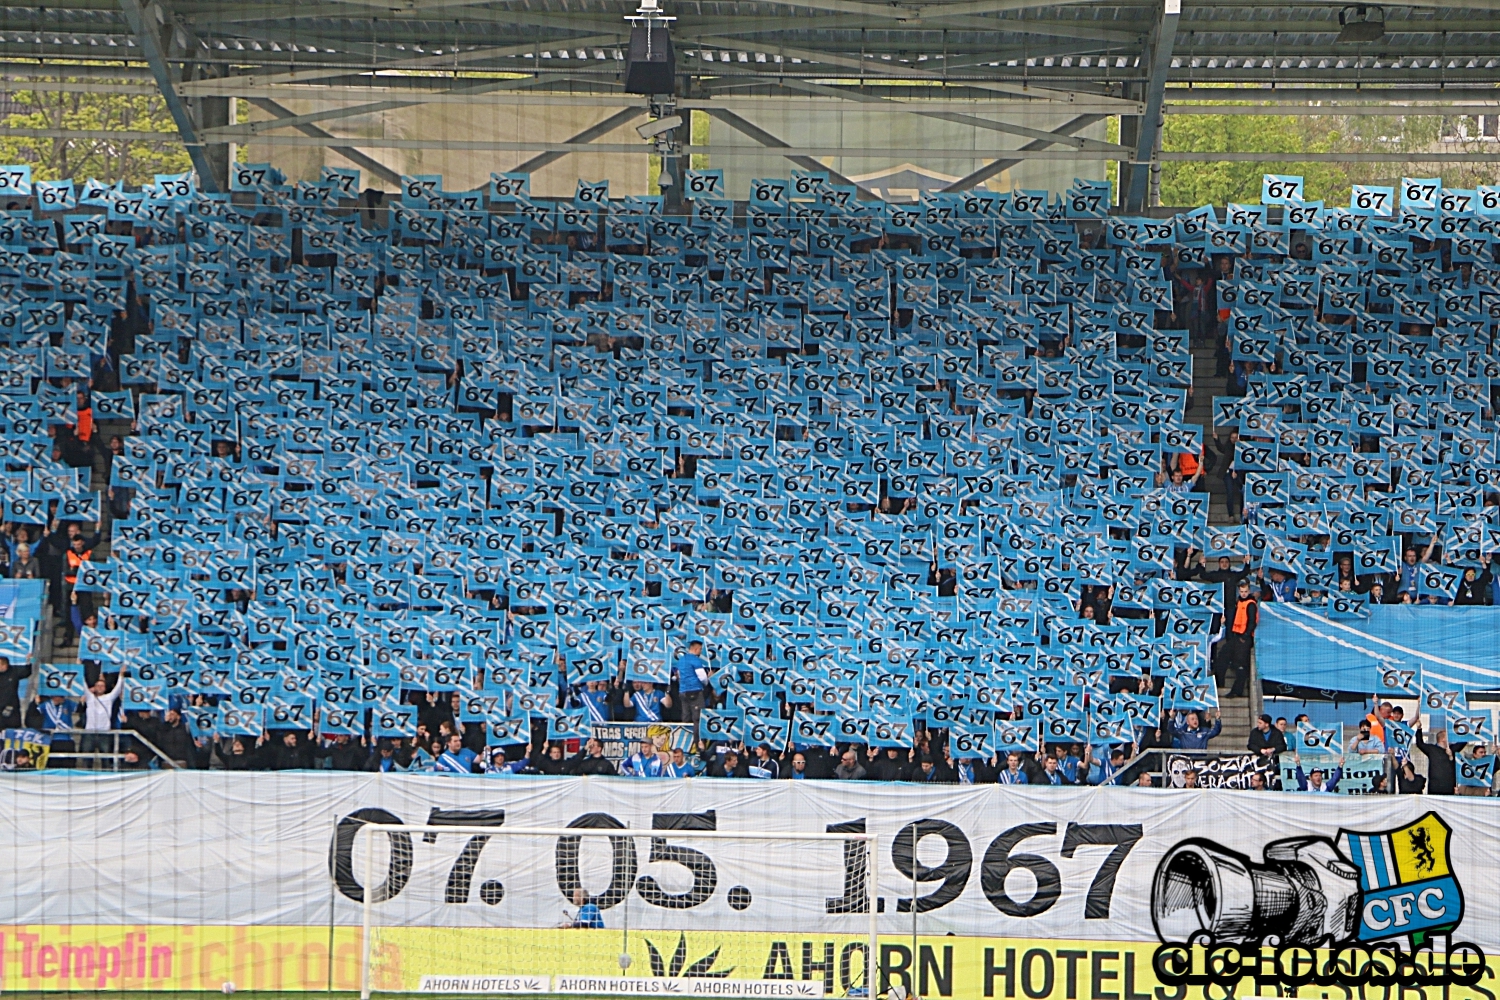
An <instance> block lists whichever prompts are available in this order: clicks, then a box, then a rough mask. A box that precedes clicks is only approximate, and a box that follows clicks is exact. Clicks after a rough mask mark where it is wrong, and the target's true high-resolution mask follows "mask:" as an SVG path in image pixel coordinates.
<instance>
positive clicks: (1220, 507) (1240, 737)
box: [1187, 347, 1261, 753]
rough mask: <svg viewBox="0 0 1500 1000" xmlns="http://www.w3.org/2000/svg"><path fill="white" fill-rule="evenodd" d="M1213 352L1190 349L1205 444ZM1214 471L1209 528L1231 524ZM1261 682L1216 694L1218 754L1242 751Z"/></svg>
mask: <svg viewBox="0 0 1500 1000" xmlns="http://www.w3.org/2000/svg"><path fill="white" fill-rule="evenodd" d="M1214 367H1215V362H1214V350H1213V348H1212V347H1194V348H1193V398H1192V401H1191V403H1190V404H1189V406H1188V414H1187V422H1188V423H1193V424H1197V425H1198V426H1200V427H1202V428H1203V441H1204V443H1205V444H1209V443H1212V441H1213V439H1214V428H1213V403H1214V397H1215V396H1223V395H1225V394H1226V393H1225V391H1224V386H1225V385H1226V383H1227V381H1228V380H1227V379H1224V378H1221V377H1218V376H1216V375H1215V374H1214ZM1225 461H1227V457H1226V458H1224V459H1222V460H1221V464H1220V465H1217V466H1215V467H1214V470H1213V471H1212V472H1204V474H1203V481H1202V483H1201V484H1200V485H1202V486H1205V487H1206V488H1207V491H1208V495H1209V505H1208V523H1209V524H1215V525H1217V524H1233V523H1234V522H1233V521H1231V520H1230V519H1229V507H1228V505H1227V503H1226V494H1225V490H1224V468H1223V464H1222V463H1223V462H1225ZM1260 701H1261V700H1260V682H1259V681H1258V680H1256V681H1255V682H1254V683H1252V684H1251V686H1250V697H1248V698H1230V697H1229V689H1228V688H1227V687H1226V688H1222V689H1220V691H1219V712H1220V717H1221V718H1222V720H1223V723H1224V731H1223V733H1221V734H1220V735H1219V736H1217V737H1215V738H1214V739H1213V740H1211V741H1210V743H1209V746H1210V747H1211V748H1212V749H1214V750H1218V751H1221V752H1225V753H1228V752H1231V751H1236V750H1243V749H1244V748H1245V740H1246V738H1247V737H1248V736H1249V735H1250V730H1251V729H1252V728H1253V726H1252V723H1253V720H1254V719H1255V717H1256V716H1257V715H1259V714H1260Z"/></svg>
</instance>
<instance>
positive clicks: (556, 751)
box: [531, 743, 568, 777]
mask: <svg viewBox="0 0 1500 1000" xmlns="http://www.w3.org/2000/svg"><path fill="white" fill-rule="evenodd" d="M531 766H532V767H534V768H536V770H537V773H538V774H547V775H552V776H554V777H555V776H557V775H559V774H567V773H568V761H567V758H566V757H564V756H563V745H562V744H561V743H548V744H547V750H546V753H544V754H543V755H542V756H540V757H536V758H534V759H533V760H532V762H531Z"/></svg>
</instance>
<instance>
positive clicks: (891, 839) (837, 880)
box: [0, 771, 1500, 973]
mask: <svg viewBox="0 0 1500 1000" xmlns="http://www.w3.org/2000/svg"><path fill="white" fill-rule="evenodd" d="M365 822H380V823H407V824H414V825H424V824H428V823H433V824H439V825H442V824H462V823H473V824H486V825H491V826H503V827H505V828H507V829H512V830H513V829H515V828H550V829H558V828H563V827H568V826H591V827H617V828H621V829H622V830H628V831H631V833H630V834H629V835H626V834H622V835H620V836H618V837H613V836H612V837H609V838H606V837H591V838H584V839H587V840H589V841H590V843H588V844H586V845H583V846H579V844H578V842H577V841H576V840H574V838H571V837H567V838H563V837H557V836H540V835H530V836H524V837H514V836H492V837H489V838H487V840H488V841H489V843H488V844H486V843H484V842H482V841H483V840H484V839H485V838H474V839H473V841H474V842H470V843H467V844H466V843H465V842H464V837H462V836H460V835H457V834H447V835H443V836H438V835H436V834H434V835H431V836H427V835H411V836H407V835H405V834H396V835H391V838H392V839H390V840H389V842H388V843H385V842H383V841H384V838H385V836H386V835H383V834H382V835H377V837H376V839H377V841H381V842H380V843H378V844H377V847H378V849H377V851H376V852H375V856H374V857H373V858H371V859H366V858H365V856H364V846H363V838H361V837H359V836H357V835H356V832H357V830H358V828H359V827H361V826H362V825H363V823H365ZM0 828H3V829H4V842H5V843H6V844H8V845H11V850H10V851H9V852H8V861H7V862H3V863H0V865H3V866H4V867H5V868H8V869H9V870H8V871H5V872H4V874H5V875H6V877H7V881H8V882H9V884H10V891H9V892H7V893H5V894H3V895H0V905H3V906H4V907H5V909H4V910H3V911H0V925H5V924H10V925H88V926H107V927H130V926H137V925H139V926H160V925H169V924H171V925H187V926H210V925H212V926H217V925H230V926H234V925H255V926H263V927H269V926H274V925H288V926H305V925H321V926H324V927H327V926H328V925H329V923H330V920H331V921H332V922H333V923H335V924H337V925H342V926H347V925H353V924H357V923H359V921H360V919H361V910H362V906H361V903H360V902H359V901H360V900H362V899H363V896H364V887H363V883H364V882H365V881H372V882H374V883H375V884H376V886H377V888H376V890H375V891H376V897H375V898H376V900H377V902H376V904H375V905H374V907H373V909H374V911H375V919H376V921H377V922H378V923H379V924H380V925H381V926H383V927H406V928H420V927H438V928H464V927H497V926H498V927H506V926H509V927H532V928H547V927H556V926H557V924H558V920H559V918H560V916H561V915H562V914H563V913H564V909H565V908H566V907H568V906H570V905H571V903H572V889H573V888H582V889H584V890H585V891H586V892H587V893H588V894H590V895H591V897H593V898H594V899H595V900H596V901H597V902H599V904H600V906H601V909H602V910H603V914H604V919H605V922H606V925H607V926H616V925H618V924H619V923H621V922H622V919H623V917H624V915H625V914H626V912H627V910H628V923H629V926H630V927H631V928H632V929H639V930H641V931H642V932H647V931H650V932H656V931H676V930H678V929H687V928H691V929H695V930H701V931H765V932H775V931H779V930H781V929H783V928H786V927H798V928H808V929H817V930H819V931H821V932H824V933H829V934H847V935H851V936H862V935H865V934H866V933H867V931H868V924H869V921H868V916H867V914H866V913H862V912H859V908H858V906H857V905H853V904H851V903H850V899H851V896H850V892H851V890H850V886H851V885H853V884H855V882H856V881H858V880H859V879H862V878H863V873H864V870H865V869H864V868H863V867H862V866H863V864H864V860H863V858H862V857H861V856H859V854H858V852H856V851H846V850H844V849H843V845H842V844H830V843H827V842H806V841H803V842H795V841H774V840H773V841H758V842H756V841H749V840H746V841H739V840H726V841H722V842H719V841H700V842H697V843H693V844H691V845H690V846H691V847H692V848H693V849H694V850H696V851H698V852H699V853H700V855H701V860H700V861H694V862H693V864H692V865H687V864H684V863H683V862H682V860H681V859H682V857H683V855H682V854H681V853H680V852H677V851H675V850H674V849H671V848H669V846H668V845H670V844H671V843H672V840H671V838H672V836H673V834H672V833H671V832H669V831H672V830H682V829H700V830H702V829H712V830H716V831H718V832H719V833H720V834H724V833H735V832H745V833H758V832H778V831H779V832H804V833H807V832H813V833H816V832H825V831H829V830H835V831H845V832H849V831H857V830H859V829H861V828H863V829H864V830H865V831H868V832H870V833H874V834H876V835H877V836H878V837H879V841H878V844H877V847H876V850H875V853H874V858H873V862H874V865H875V873H876V875H877V877H878V889H877V892H878V896H879V905H878V907H877V908H878V910H879V911H880V912H879V916H878V922H879V929H880V932H881V933H882V934H887V933H894V934H901V933H910V932H911V930H912V927H913V920H912V916H911V909H912V904H911V899H912V897H913V895H915V897H916V899H917V904H916V909H917V921H916V924H917V927H918V929H919V930H920V932H921V933H924V934H946V933H953V934H956V935H960V936H996V937H1015V938H1037V939H1049V940H1054V939H1055V940H1062V939H1085V940H1098V941H1115V942H1117V941H1141V942H1153V941H1158V940H1162V939H1163V938H1164V937H1165V939H1168V940H1170V939H1172V938H1174V937H1177V936H1179V934H1181V935H1186V934H1188V933H1190V932H1192V931H1194V930H1195V929H1198V927H1197V925H1196V924H1194V921H1198V922H1199V923H1202V922H1203V921H1205V920H1208V921H1212V920H1213V919H1216V918H1215V917H1214V910H1213V907H1212V906H1207V907H1206V908H1205V906H1204V905H1197V904H1194V905H1197V909H1196V910H1193V909H1192V907H1189V908H1188V909H1187V910H1184V909H1183V908H1182V907H1181V906H1180V905H1178V903H1176V902H1174V901H1173V899H1172V898H1171V893H1170V892H1164V891H1163V890H1162V886H1163V885H1167V886H1170V885H1176V884H1178V883H1181V884H1183V885H1186V886H1187V887H1188V889H1191V890H1193V891H1197V892H1199V894H1200V896H1202V895H1203V894H1204V893H1206V892H1207V889H1206V887H1207V886H1209V885H1211V884H1213V883H1214V880H1216V879H1217V880H1218V881H1219V882H1222V883H1223V885H1224V886H1228V887H1229V888H1220V889H1216V890H1214V891H1215V892H1218V893H1219V895H1220V896H1221V897H1223V896H1224V893H1227V892H1229V891H1230V889H1232V888H1233V885H1234V884H1235V883H1233V880H1232V879H1231V880H1229V881H1225V879H1228V878H1229V877H1228V876H1227V875H1225V874H1224V873H1225V872H1230V871H1234V870H1244V869H1251V870H1257V866H1260V867H1265V868H1266V870H1267V871H1271V872H1272V873H1273V874H1275V873H1277V872H1279V873H1280V874H1275V877H1277V878H1283V879H1291V880H1292V881H1294V882H1296V881H1297V880H1298V879H1302V878H1303V877H1304V876H1306V878H1307V879H1311V878H1312V876H1313V875H1317V876H1318V878H1320V879H1322V881H1321V882H1319V883H1318V884H1319V885H1320V886H1321V888H1320V889H1319V892H1320V893H1321V894H1323V896H1324V897H1325V898H1323V899H1322V900H1321V901H1320V902H1319V904H1318V905H1320V906H1322V907H1324V908H1325V909H1327V910H1328V911H1329V912H1338V913H1349V914H1354V915H1356V916H1358V917H1359V920H1360V921H1361V923H1360V925H1359V927H1354V926H1352V925H1351V926H1349V927H1342V928H1332V929H1331V930H1330V933H1332V934H1333V935H1334V937H1335V938H1338V937H1339V936H1341V935H1342V936H1346V937H1351V938H1352V937H1353V936H1354V935H1356V934H1359V935H1362V936H1361V937H1360V940H1375V939H1379V938H1380V937H1381V936H1382V934H1385V935H1392V934H1409V933H1413V932H1416V931H1422V930H1423V929H1424V928H1425V929H1426V930H1429V931H1432V933H1437V932H1438V931H1436V930H1433V928H1446V929H1447V930H1444V933H1447V932H1448V930H1452V928H1454V927H1457V930H1452V933H1453V935H1454V936H1455V937H1456V938H1461V939H1462V940H1465V941H1470V942H1474V943H1476V944H1478V945H1480V946H1481V947H1483V948H1484V949H1486V950H1487V951H1491V952H1495V951H1500V901H1497V899H1496V897H1495V893H1494V891H1493V886H1494V885H1495V883H1496V876H1497V875H1500V837H1497V833H1500V810H1497V809H1496V808H1495V804H1494V803H1491V802H1488V801H1486V800H1468V799H1463V798H1452V799H1437V798H1426V797H1404V796H1403V797H1385V796H1378V797H1375V796H1372V797H1351V798H1348V799H1339V798H1332V797H1325V796H1300V795H1277V796H1275V797H1274V798H1272V797H1267V796H1265V795H1262V794H1258V793H1253V792H1248V791H1227V790H1224V791H1212V790H1209V791H1198V792H1195V793H1191V794H1187V793H1183V792H1174V791H1169V790H1152V789H1122V788H1109V789H1081V788H1080V789H1054V788H1025V787H1014V786H999V785H983V786H953V785H949V786H944V787H941V788H934V789H928V788H923V787H913V786H909V785H905V786H903V785H894V784H882V783H873V782H858V783H844V782H836V781H819V782H792V781H760V782H756V781H743V780H742V781H734V780H723V779H718V780H712V779H696V780H685V781H668V780H660V781H653V780H649V779H645V780H640V781H633V780H628V779H619V778H602V779H600V778H586V779H547V778H523V777H516V778H510V779H484V778H478V777H476V778H472V779H463V778H449V777H442V776H423V775H375V774H370V775H365V774H326V773H325V774H314V773H296V774H267V775H258V776H256V777H255V778H253V779H251V780H246V778H245V776H243V775H239V774H228V773H223V772H189V771H182V772H168V773H156V774H149V775H139V776H133V777H122V778H116V777H110V776H102V775H101V776H81V775H80V776H64V775H50V776H46V777H43V776H38V775H6V776H0ZM635 831H640V832H639V833H635ZM564 841H573V843H572V844H571V845H569V844H566V843H564ZM1288 845H1290V846H1288ZM648 848H649V850H648ZM658 848H660V849H658ZM570 852H571V853H570ZM914 856H915V861H914V860H913V859H914ZM1372 857H1374V858H1376V860H1377V861H1379V860H1380V859H1382V858H1383V859H1384V860H1383V861H1381V862H1380V864H1376V863H1375V862H1372V861H1371V860H1370V858H1372ZM393 858H394V861H393ZM622 859H623V862H622ZM1391 859H1395V860H1394V861H1392V860H1391ZM1402 859H1406V860H1405V861H1403V860H1402ZM1299 865H1300V866H1303V868H1307V871H1306V872H1304V871H1303V869H1302V868H1299V867H1297V866H1299ZM694 866H696V868H694ZM1288 866H1291V867H1288ZM1309 866H1310V867H1309ZM690 869H692V870H690ZM367 872H368V873H370V875H372V876H373V878H367ZM1309 873H1311V874H1309ZM1319 873H1321V874H1319ZM1392 873H1394V874H1392ZM335 874H336V875H337V878H336V879H335V878H334V875H335ZM700 877H701V885H700ZM1268 877H1269V876H1268ZM1205 880H1206V881H1205ZM1304 880H1305V879H1304ZM1313 881H1316V879H1314V880H1313ZM859 884H861V885H862V884H863V883H862V882H860V883H859ZM689 886H691V887H692V888H691V890H690V889H689V888H688V887H689ZM455 887H457V889H455ZM1195 887H1196V888H1195ZM647 889H650V890H652V891H651V892H648V891H647ZM700 889H701V890H702V891H699V890H700ZM1408 890H1409V891H1408ZM690 891H691V892H692V893H693V894H694V895H693V897H692V898H690V899H689V898H688V897H687V896H686V895H684V894H686V893H689V892H690ZM1402 891H1405V895H1407V896H1411V897H1412V899H1411V900H1404V899H1399V900H1398V899H1395V896H1393V895H1392V894H1393V893H1395V894H1397V895H1400V894H1401V892H1402ZM1423 892H1426V893H1427V895H1424V896H1420V901H1421V906H1420V907H1417V904H1416V903H1415V902H1413V901H1412V900H1416V899H1417V898H1418V896H1419V895H1420V894H1421V893H1423ZM673 894H675V895H676V897H677V898H676V899H675V901H667V900H666V897H667V896H671V895H673ZM1208 895H1212V893H1209V894H1208ZM1183 898H1188V899H1189V901H1190V902H1191V901H1192V900H1195V899H1196V900H1197V901H1198V903H1202V899H1200V898H1199V897H1197V896H1193V895H1192V892H1188V893H1187V895H1186V896H1185V897H1183ZM1393 900H1394V901H1393ZM1179 902H1180V900H1179ZM1230 902H1231V901H1229V900H1228V899H1227V897H1225V898H1223V899H1221V905H1222V906H1224V907H1228V906H1229V905H1230ZM1246 905H1248V903H1247V904H1246ZM1309 905H1311V904H1309ZM617 906H618V907H622V909H620V910H618V911H617V910H614V909H613V908H614V907H617ZM1414 907H1416V908H1415V909H1414ZM1419 911H1420V912H1419ZM1226 912H1227V911H1226ZM1257 912H1258V911H1257ZM1195 914H1196V915H1195ZM1205 914H1206V915H1205ZM1256 920H1257V921H1260V922H1259V923H1257V922H1255V921H1249V922H1245V923H1244V924H1243V926H1239V925H1237V930H1235V933H1238V934H1240V935H1241V937H1244V936H1245V935H1253V934H1256V933H1260V932H1262V931H1264V932H1266V933H1270V930H1267V928H1274V927H1275V926H1277V925H1276V923H1275V919H1274V914H1272V915H1266V916H1263V917H1259V916H1258V917H1257V918H1256ZM1163 927H1166V928H1168V931H1162V930H1161V928H1163ZM1207 929H1210V930H1212V931H1213V932H1214V933H1215V934H1216V935H1218V936H1219V938H1220V939H1223V937H1224V934H1225V933H1227V932H1226V930H1225V928H1224V926H1219V925H1215V926H1214V927H1211V928H1207ZM1283 933H1285V932H1283ZM9 960H10V957H9V950H7V961H9ZM429 971H433V972H436V973H443V972H446V971H456V970H429Z"/></svg>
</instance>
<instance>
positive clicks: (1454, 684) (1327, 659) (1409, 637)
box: [1255, 603, 1500, 697]
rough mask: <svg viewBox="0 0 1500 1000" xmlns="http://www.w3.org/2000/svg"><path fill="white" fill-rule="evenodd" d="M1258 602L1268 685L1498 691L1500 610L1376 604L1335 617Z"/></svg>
mask: <svg viewBox="0 0 1500 1000" xmlns="http://www.w3.org/2000/svg"><path fill="white" fill-rule="evenodd" d="M1260 607H1261V618H1260V626H1259V628H1258V629H1257V634H1256V642H1255V656H1256V660H1255V662H1256V669H1257V670H1258V672H1259V673H1260V677H1261V679H1262V680H1263V681H1265V682H1267V683H1282V684H1292V685H1296V686H1298V687H1302V688H1313V689H1318V690H1327V691H1346V692H1362V693H1366V694H1370V693H1375V692H1380V693H1382V694H1387V695H1392V696H1396V697H1401V696H1409V697H1416V696H1417V695H1418V694H1419V693H1420V691H1421V690H1422V689H1423V688H1446V689H1458V690H1463V691H1466V692H1467V691H1492V690H1500V644H1497V643H1496V640H1495V637H1496V635H1497V634H1500V608H1490V607H1417V606H1408V605H1390V606H1381V605H1377V606H1375V607H1373V608H1370V609H1369V610H1370V613H1369V616H1368V617H1365V618H1348V619H1342V618H1341V619H1338V620H1334V619H1331V618H1327V617H1325V616H1323V615H1320V614H1317V613H1316V612H1313V611H1309V610H1307V609H1306V608H1304V607H1302V606H1301V605H1297V604H1275V603H1267V604H1262V605H1261V606H1260Z"/></svg>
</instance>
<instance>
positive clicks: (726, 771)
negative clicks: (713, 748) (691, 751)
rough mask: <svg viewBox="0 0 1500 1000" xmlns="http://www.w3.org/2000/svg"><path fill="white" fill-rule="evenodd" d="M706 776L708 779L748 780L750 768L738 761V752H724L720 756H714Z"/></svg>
mask: <svg viewBox="0 0 1500 1000" xmlns="http://www.w3.org/2000/svg"><path fill="white" fill-rule="evenodd" d="M708 776H709V777H710V778H748V777H750V767H749V765H747V764H746V763H745V762H744V761H743V760H741V759H740V754H739V751H738V750H725V751H724V752H723V753H722V754H718V753H716V754H714V759H713V760H712V761H711V762H710V763H709V765H708Z"/></svg>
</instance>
